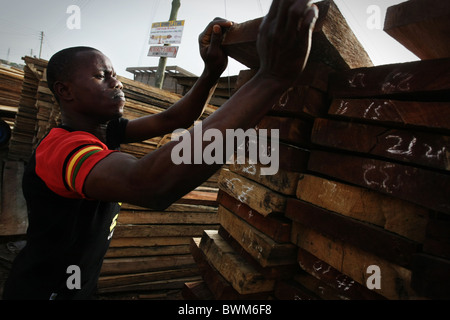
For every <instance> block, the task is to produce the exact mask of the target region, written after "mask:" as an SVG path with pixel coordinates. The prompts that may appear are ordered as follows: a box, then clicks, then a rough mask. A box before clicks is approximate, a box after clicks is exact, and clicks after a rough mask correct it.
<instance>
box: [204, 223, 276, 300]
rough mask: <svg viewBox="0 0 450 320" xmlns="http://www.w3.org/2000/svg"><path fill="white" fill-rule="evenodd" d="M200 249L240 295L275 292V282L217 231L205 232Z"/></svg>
mask: <svg viewBox="0 0 450 320" xmlns="http://www.w3.org/2000/svg"><path fill="white" fill-rule="evenodd" d="M200 249H201V250H202V252H203V253H204V254H205V255H206V257H207V259H208V261H209V263H210V264H211V265H212V266H213V267H214V268H216V269H217V270H218V271H219V272H220V274H221V275H222V276H223V277H224V278H225V279H226V280H227V281H228V282H230V283H231V285H232V286H233V288H234V289H235V290H236V291H237V292H239V293H240V294H252V293H262V292H270V291H273V288H274V286H275V281H274V280H268V279H266V278H265V277H264V276H263V275H262V274H261V273H259V272H258V271H256V269H255V268H253V267H252V266H251V265H250V264H249V263H248V262H246V261H245V260H244V259H243V258H242V257H241V256H240V255H239V254H237V253H236V252H235V251H234V250H233V248H231V247H230V245H228V244H227V243H226V241H225V240H223V239H222V238H221V237H220V236H219V234H218V232H217V231H211V230H205V232H204V234H203V236H202V239H201V242H200Z"/></svg>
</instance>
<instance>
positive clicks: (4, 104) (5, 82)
mask: <svg viewBox="0 0 450 320" xmlns="http://www.w3.org/2000/svg"><path fill="white" fill-rule="evenodd" d="M23 76H24V72H23V70H20V69H17V68H13V67H5V66H0V118H1V119H2V120H4V121H5V122H6V123H8V124H9V125H10V127H11V128H12V127H13V124H14V118H15V116H16V113H17V109H18V107H19V100H20V93H21V88H22V82H23Z"/></svg>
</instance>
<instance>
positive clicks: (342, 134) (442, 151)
mask: <svg viewBox="0 0 450 320" xmlns="http://www.w3.org/2000/svg"><path fill="white" fill-rule="evenodd" d="M311 141H312V142H313V143H314V144H317V145H320V146H323V147H330V148H335V149H341V150H346V151H354V152H358V153H363V154H366V155H371V156H378V157H382V158H385V159H387V160H396V161H401V162H406V163H411V164H415V165H420V166H425V167H428V168H431V169H438V170H445V171H450V135H448V136H446V135H440V134H433V133H425V132H420V131H413V130H399V129H392V128H389V127H382V126H374V125H367V124H359V123H354V122H346V121H335V120H329V119H316V120H315V122H314V127H313V130H312V134H311Z"/></svg>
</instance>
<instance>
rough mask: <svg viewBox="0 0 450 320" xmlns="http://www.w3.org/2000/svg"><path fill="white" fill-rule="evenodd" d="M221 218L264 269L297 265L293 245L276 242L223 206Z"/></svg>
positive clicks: (224, 226) (235, 237)
mask: <svg viewBox="0 0 450 320" xmlns="http://www.w3.org/2000/svg"><path fill="white" fill-rule="evenodd" d="M219 218H220V224H221V226H222V227H223V228H224V229H225V230H227V232H228V233H229V234H230V235H231V236H232V237H233V238H234V239H235V240H236V241H237V242H238V243H239V244H240V245H241V247H242V248H244V250H245V251H247V253H249V254H250V255H251V256H252V257H253V258H254V259H255V260H256V261H257V262H258V263H259V264H260V265H261V266H262V267H273V266H280V265H290V264H294V263H295V261H296V257H295V256H296V251H297V250H296V247H295V246H294V245H293V244H291V243H278V242H276V241H274V240H273V239H271V238H270V237H268V236H267V235H265V234H264V233H262V232H260V231H258V230H257V229H256V228H254V227H253V226H251V225H250V224H248V223H247V222H246V221H244V220H243V219H241V218H239V217H238V216H236V215H235V214H234V213H232V212H231V211H229V210H227V209H226V208H224V207H222V206H220V207H219Z"/></svg>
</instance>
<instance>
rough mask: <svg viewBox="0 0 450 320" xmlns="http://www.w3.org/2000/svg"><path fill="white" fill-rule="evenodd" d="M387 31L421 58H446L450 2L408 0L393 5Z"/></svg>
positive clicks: (387, 15)
mask: <svg viewBox="0 0 450 320" xmlns="http://www.w3.org/2000/svg"><path fill="white" fill-rule="evenodd" d="M384 31H386V32H387V33H388V34H389V35H390V36H392V37H393V38H394V39H396V40H397V41H398V42H400V43H401V44H402V45H404V46H405V47H406V48H408V49H409V50H410V51H411V52H412V53H414V54H415V55H417V56H418V57H419V58H421V59H424V60H425V59H439V58H446V57H448V56H450V43H449V41H448V35H449V33H450V3H449V2H448V1H442V0H431V1H430V0H409V1H405V2H402V3H400V4H398V5H395V6H392V7H390V8H388V11H387V13H386V19H385V22H384ZM418 40H420V41H418Z"/></svg>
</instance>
